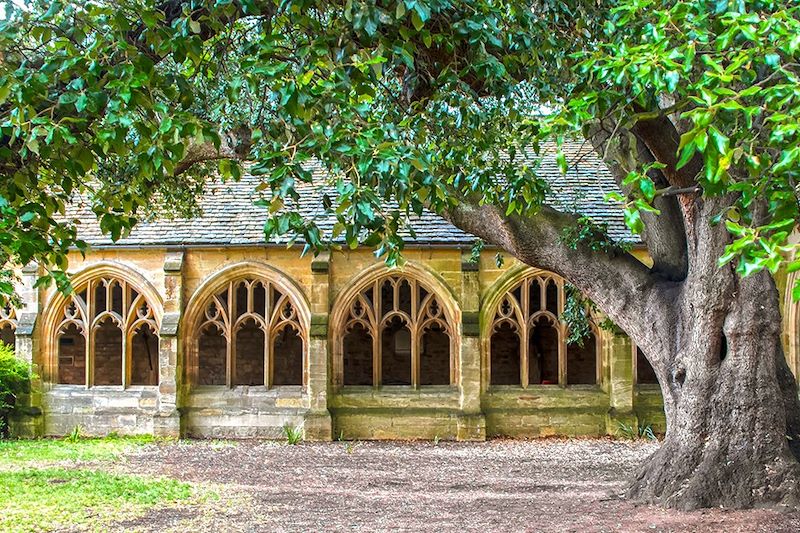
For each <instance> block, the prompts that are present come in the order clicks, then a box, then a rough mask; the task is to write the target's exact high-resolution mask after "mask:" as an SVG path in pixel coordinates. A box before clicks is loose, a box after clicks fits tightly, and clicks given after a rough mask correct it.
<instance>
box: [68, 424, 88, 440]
mask: <svg viewBox="0 0 800 533" xmlns="http://www.w3.org/2000/svg"><path fill="white" fill-rule="evenodd" d="M81 431H83V428H81V426H80V425H77V426H75V427H74V428H72V431H70V432H69V435H67V436H66V437H64V440H65V441H67V442H72V443H75V442H78V441H79V440H81Z"/></svg>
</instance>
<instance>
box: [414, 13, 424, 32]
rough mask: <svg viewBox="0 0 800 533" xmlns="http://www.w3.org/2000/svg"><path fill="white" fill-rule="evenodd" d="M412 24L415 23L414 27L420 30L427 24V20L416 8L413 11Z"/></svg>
mask: <svg viewBox="0 0 800 533" xmlns="http://www.w3.org/2000/svg"><path fill="white" fill-rule="evenodd" d="M411 24H413V25H414V29H415V30H417V31H419V30H421V29H422V28H423V27H424V26H425V22H424V21H423V20H422V17H420V15H419V13H418V12H417V11H416V10H415V11H413V12H412V13H411Z"/></svg>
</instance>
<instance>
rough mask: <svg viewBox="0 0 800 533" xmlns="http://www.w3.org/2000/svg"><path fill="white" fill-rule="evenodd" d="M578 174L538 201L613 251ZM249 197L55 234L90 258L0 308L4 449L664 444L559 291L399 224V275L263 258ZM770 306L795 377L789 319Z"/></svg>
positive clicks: (437, 223) (644, 376)
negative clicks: (565, 213) (564, 210)
mask: <svg viewBox="0 0 800 533" xmlns="http://www.w3.org/2000/svg"><path fill="white" fill-rule="evenodd" d="M583 164H584V165H589V168H590V170H591V172H584V171H581V170H579V169H576V170H573V171H572V172H570V174H569V175H568V176H567V179H566V185H565V188H564V189H557V188H556V187H555V185H554V192H553V194H554V198H556V199H557V200H558V199H559V198H560V199H561V200H562V201H563V199H564V198H573V197H574V196H570V195H569V191H570V188H571V189H579V188H580V189H582V190H583V191H584V196H583V197H582V198H580V199H579V200H577V201H578V202H579V203H580V205H579V207H580V208H581V210H582V211H584V212H587V211H588V212H589V213H590V214H591V215H592V216H594V217H595V218H596V219H598V220H599V221H601V222H604V223H607V224H608V225H609V232H610V233H611V235H612V236H615V237H618V238H624V237H629V235H627V233H626V230H625V229H624V225H623V224H622V222H621V220H620V217H619V213H617V212H615V211H614V210H613V208H612V207H610V206H608V205H607V204H606V203H605V201H604V200H603V194H604V192H607V191H608V190H611V189H613V188H614V184H613V181H611V179H610V177H609V176H608V175H607V174H606V173H604V172H601V171H600V170H598V169H599V168H600V166H599V164H598V162H597V161H596V160H594V159H592V157H591V155H588V156H586V158H585V159H584V163H583ZM547 170H548V167H547V166H545V167H544V171H547ZM550 171H552V172H556V171H555V170H554V169H550ZM587 175H591V179H589V178H587ZM558 179H559V180H561V181H560V182H562V183H563V182H564V179H563V178H562V177H559V178H558ZM256 184H257V180H256V178H252V177H245V178H243V179H242V180H241V181H239V182H235V183H225V184H220V183H212V184H210V185H209V190H208V193H207V194H206V195H205V197H204V198H203V200H202V207H203V215H202V216H201V217H199V218H197V219H192V220H173V221H163V220H156V221H152V222H146V223H143V224H141V225H140V226H137V228H136V229H135V230H134V231H133V232H132V233H131V234H130V235H129V236H127V237H126V238H124V239H122V240H121V241H119V242H117V243H111V242H110V241H108V239H107V238H106V237H104V236H102V235H101V233H100V232H99V229H98V227H97V224H96V222H94V220H93V216H92V214H91V212H90V211H89V210H88V208H86V207H84V206H82V205H81V204H80V203H79V202H76V204H75V205H74V206H73V210H74V212H72V213H70V216H75V217H78V218H80V219H82V220H83V221H84V222H83V224H82V226H81V237H82V238H83V239H84V240H86V241H87V242H88V243H89V244H90V245H91V246H92V249H91V251H90V252H89V253H87V254H86V256H85V257H82V256H81V255H80V254H78V253H75V254H74V256H73V257H72V258H71V263H70V271H71V273H72V285H73V288H74V290H73V292H72V293H71V294H69V295H65V294H62V293H59V292H57V291H56V290H55V289H54V288H52V287H51V288H47V289H34V288H33V283H34V281H35V279H36V277H37V276H38V274H39V268H38V267H37V266H36V265H28V266H27V267H25V268H24V269H22V271H21V280H22V283H21V285H20V286H19V288H18V294H19V295H20V297H21V300H22V302H23V305H22V306H21V307H20V308H18V309H12V308H10V307H7V308H5V309H3V310H0V334H2V339H3V340H4V341H5V342H8V343H11V344H14V345H15V347H16V352H17V356H18V357H20V358H23V359H25V360H27V361H28V362H30V364H31V365H32V367H33V368H34V370H35V372H36V373H37V375H38V379H37V381H36V383H35V391H34V392H33V393H32V394H31V395H30V397H29V398H26V399H24V403H25V405H26V407H25V409H23V414H22V415H21V416H19V417H17V418H16V419H15V420H13V424H14V426H15V427H14V429H15V430H16V432H17V433H18V434H23V435H63V434H66V433H68V432H70V431H71V430H72V429H73V428H74V427H75V426H81V428H82V432H83V433H86V434H107V433H110V432H117V433H119V434H134V433H152V434H155V435H163V436H191V437H214V438H217V437H234V438H246V437H273V438H278V437H281V436H282V434H283V427H284V426H285V425H287V424H288V425H291V426H295V427H302V428H303V430H304V434H305V437H306V438H307V439H321V440H326V439H332V438H339V437H342V438H346V439H384V438H385V439H393V438H401V439H405V438H424V439H433V438H435V437H439V438H442V439H462V440H473V439H484V438H487V437H492V436H514V437H535V436H546V435H605V434H611V433H615V432H617V431H618V430H619V427H620V424H621V423H622V424H628V425H633V424H636V423H639V424H651V425H652V426H653V427H654V429H656V430H661V431H663V430H664V416H663V411H662V409H661V397H660V391H659V387H658V385H657V384H656V382H655V379H654V376H653V374H652V370H651V369H650V368H649V365H648V364H647V362H646V360H645V359H644V358H643V356H642V354H641V353H640V352H637V349H636V347H635V346H633V344H632V343H631V341H630V340H629V339H628V338H627V337H626V336H625V335H621V334H614V333H612V332H610V331H607V330H603V329H600V328H598V327H596V325H595V324H593V325H592V333H591V335H590V336H589V338H587V339H585V340H584V343H583V345H578V344H567V342H566V338H567V334H568V331H567V328H566V326H565V324H564V323H563V321H562V320H561V317H560V315H561V313H562V311H563V309H564V305H565V300H566V296H565V281H564V280H563V279H561V278H559V277H558V276H556V275H554V274H551V273H549V272H545V271H542V270H538V269H535V268H532V267H529V266H526V265H523V264H520V263H518V262H516V261H515V260H513V259H512V258H510V257H506V258H505V261H504V263H503V264H502V265H498V264H497V262H496V260H495V251H494V250H490V249H488V248H487V249H486V250H485V251H483V252H482V254H481V256H480V259H479V260H478V261H477V262H473V261H471V260H470V259H471V252H470V249H471V246H472V244H473V242H474V238H473V237H471V236H469V235H466V234H464V233H463V232H460V231H459V230H457V229H456V228H454V227H452V226H450V225H449V224H448V223H446V222H445V221H443V220H441V219H439V218H438V217H435V216H433V215H430V214H424V215H423V216H422V217H421V218H419V219H415V220H413V221H412V226H413V227H414V228H415V229H416V236H415V237H414V238H411V237H409V242H408V244H407V249H406V251H405V254H404V256H405V259H406V263H405V265H404V266H403V267H401V268H395V269H389V268H387V267H386V266H385V265H384V264H383V262H382V261H381V260H380V259H376V258H375V257H374V255H373V253H372V251H371V250H369V249H362V248H358V249H355V250H343V251H331V252H330V253H326V254H322V255H320V256H318V257H316V258H315V257H310V256H305V257H301V256H300V251H299V248H298V247H289V248H287V247H286V245H285V244H268V243H265V242H264V238H263V233H262V229H261V228H262V225H263V221H264V219H265V213H264V212H263V211H262V210H260V209H259V208H256V207H254V206H253V203H252V202H253V199H254V195H255V194H256V193H255V192H254V189H255V186H256ZM554 184H555V181H554ZM586 191H588V192H586ZM306 196H307V198H304V200H303V202H304V203H303V205H301V206H300V207H301V210H305V212H304V214H305V215H306V216H309V217H312V216H314V210H315V209H316V205H317V203H318V202H319V200H320V199H319V195H318V194H316V193H315V192H311V191H309V192H308V194H307V195H306ZM324 222H325V221H324V220H323V221H322V224H323V225H324ZM636 253H638V254H639V256H640V257H641V259H642V260H643V261H647V257H646V256H645V254H644V252H636ZM791 281H792V280H787V279H785V276H784V277H782V278H780V279H779V282H780V283H779V284H780V285H781V286H782V287H785V286H786V284H787V282H791ZM784 292H785V293H786V292H787V291H785V290H784ZM786 302H787V308H786V313H785V315H786V317H787V320H786V323H787V324H788V325H787V327H786V328H785V329H786V335H785V341H786V347H787V357H789V360H790V364H791V365H792V368H793V370H795V371H797V369H798V345H797V338H798V335H797V333H798V332H797V324H798V323H799V322H798V317H797V308H796V306H795V305H793V304H791V299H790V296H789V295H787V297H786Z"/></svg>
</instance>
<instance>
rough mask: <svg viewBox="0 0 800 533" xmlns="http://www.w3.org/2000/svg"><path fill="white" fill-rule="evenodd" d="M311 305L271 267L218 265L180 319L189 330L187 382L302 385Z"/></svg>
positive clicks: (226, 384) (306, 366)
mask: <svg viewBox="0 0 800 533" xmlns="http://www.w3.org/2000/svg"><path fill="white" fill-rule="evenodd" d="M310 309H311V308H310V305H309V303H308V300H307V299H306V297H305V294H304V293H303V291H302V290H301V289H300V288H299V286H298V285H297V284H295V282H294V281H293V280H291V279H290V278H289V277H288V276H286V275H285V274H283V273H282V272H280V271H279V270H277V269H275V268H273V267H271V266H269V265H266V264H264V263H260V262H256V261H245V262H242V263H237V264H234V265H229V266H226V267H224V268H222V269H220V270H219V271H217V272H216V273H214V274H212V275H211V276H209V277H208V278H207V279H205V280H204V281H203V282H202V283H201V284H200V286H199V287H198V288H197V289H196V290H195V292H194V294H192V297H191V298H190V299H189V303H188V304H187V306H186V313H185V314H184V316H183V318H182V321H181V327H182V328H186V330H187V331H189V332H190V333H189V334H188V335H184V336H183V337H184V339H185V342H186V343H187V344H186V346H185V348H186V352H185V353H187V355H188V357H187V359H188V361H187V362H188V364H187V374H188V376H187V377H188V381H189V383H190V384H192V385H194V386H197V385H224V386H227V387H234V386H237V385H249V386H265V387H268V388H269V387H272V386H279V385H302V386H306V385H307V383H308V347H309V338H308V335H309V328H310V322H311V311H310ZM288 331H294V332H295V333H296V335H295V336H294V337H291V336H290V335H289V334H288V333H287V332H288ZM282 332H283V333H282ZM276 349H277V350H279V351H280V353H278V352H276Z"/></svg>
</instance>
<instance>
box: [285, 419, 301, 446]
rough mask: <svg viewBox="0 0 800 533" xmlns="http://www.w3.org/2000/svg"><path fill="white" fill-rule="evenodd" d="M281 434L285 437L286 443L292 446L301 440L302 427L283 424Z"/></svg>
mask: <svg viewBox="0 0 800 533" xmlns="http://www.w3.org/2000/svg"><path fill="white" fill-rule="evenodd" d="M283 435H284V436H285V437H286V444H289V445H290V446H294V445H295V444H300V443H301V442H303V428H301V427H294V426H292V425H291V424H288V423H287V424H285V425H284V426H283Z"/></svg>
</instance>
